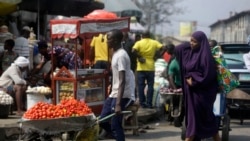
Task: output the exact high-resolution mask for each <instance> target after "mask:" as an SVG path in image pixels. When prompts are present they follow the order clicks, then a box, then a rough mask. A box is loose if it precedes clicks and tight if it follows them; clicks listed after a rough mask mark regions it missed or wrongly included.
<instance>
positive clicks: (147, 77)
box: [137, 71, 155, 107]
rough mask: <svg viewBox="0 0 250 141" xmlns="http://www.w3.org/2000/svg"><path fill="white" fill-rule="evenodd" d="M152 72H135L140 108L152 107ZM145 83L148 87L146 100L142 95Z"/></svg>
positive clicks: (153, 75) (153, 76)
mask: <svg viewBox="0 0 250 141" xmlns="http://www.w3.org/2000/svg"><path fill="white" fill-rule="evenodd" d="M154 78H155V72H154V71H137V84H138V93H139V101H140V105H141V106H142V107H152V106H153V105H152V100H153V94H154ZM146 81H147V85H148V90H147V99H146V97H145V94H144V89H145V86H146Z"/></svg>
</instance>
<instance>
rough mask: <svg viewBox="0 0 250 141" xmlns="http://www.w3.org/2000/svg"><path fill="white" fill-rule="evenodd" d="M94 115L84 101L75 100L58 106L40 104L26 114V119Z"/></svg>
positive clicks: (63, 101) (64, 101)
mask: <svg viewBox="0 0 250 141" xmlns="http://www.w3.org/2000/svg"><path fill="white" fill-rule="evenodd" d="M90 113H92V110H91V109H90V108H89V107H88V106H87V104H86V103H85V102H83V101H78V100H75V99H67V100H62V101H61V102H60V103H59V104H58V105H53V104H48V103H45V102H38V103H37V104H36V105H34V106H33V107H31V108H30V109H29V110H28V111H26V112H25V113H24V116H23V117H24V118H26V119H52V118H63V117H77V116H84V115H88V114H90Z"/></svg>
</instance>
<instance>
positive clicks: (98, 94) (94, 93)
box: [85, 90, 104, 103]
mask: <svg viewBox="0 0 250 141" xmlns="http://www.w3.org/2000/svg"><path fill="white" fill-rule="evenodd" d="M102 100H104V97H103V95H102V90H91V91H87V92H86V97H85V101H86V102H87V103H89V102H96V101H102Z"/></svg>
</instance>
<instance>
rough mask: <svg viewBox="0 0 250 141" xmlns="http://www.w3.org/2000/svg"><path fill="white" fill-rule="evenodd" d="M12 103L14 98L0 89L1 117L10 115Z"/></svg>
mask: <svg viewBox="0 0 250 141" xmlns="http://www.w3.org/2000/svg"><path fill="white" fill-rule="evenodd" d="M11 104H13V98H12V97H11V96H10V95H9V94H7V93H6V92H4V91H0V118H7V117H8V116H9V113H10V107H11Z"/></svg>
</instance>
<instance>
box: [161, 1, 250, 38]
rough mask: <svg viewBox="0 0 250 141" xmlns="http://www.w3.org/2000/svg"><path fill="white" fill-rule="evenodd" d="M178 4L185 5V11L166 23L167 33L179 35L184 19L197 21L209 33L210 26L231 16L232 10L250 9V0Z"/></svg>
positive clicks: (182, 2)
mask: <svg viewBox="0 0 250 141" xmlns="http://www.w3.org/2000/svg"><path fill="white" fill-rule="evenodd" d="M177 6H178V7H183V8H184V9H185V12H184V13H183V14H181V15H173V16H171V18H170V20H171V25H164V27H165V28H164V29H163V32H164V33H165V35H178V34H179V22H182V21H183V22H188V21H197V30H202V31H204V32H205V33H206V34H207V35H209V34H210V28H209V26H210V25H211V24H213V23H215V22H216V21H218V20H221V19H227V18H229V16H230V11H233V12H237V13H240V12H242V11H245V10H250V0H182V1H181V2H179V3H178V4H177ZM159 28H160V27H159ZM159 31H161V30H159ZM161 32H162V31H161Z"/></svg>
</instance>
